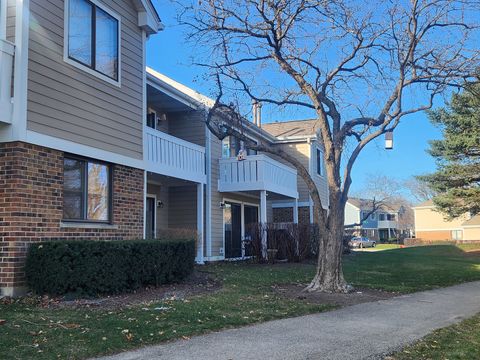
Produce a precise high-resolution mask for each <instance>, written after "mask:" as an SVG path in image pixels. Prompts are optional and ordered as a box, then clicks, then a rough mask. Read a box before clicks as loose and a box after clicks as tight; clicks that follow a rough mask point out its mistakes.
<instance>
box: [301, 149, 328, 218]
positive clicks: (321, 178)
mask: <svg viewBox="0 0 480 360" xmlns="http://www.w3.org/2000/svg"><path fill="white" fill-rule="evenodd" d="M317 148H320V149H323V146H322V145H321V144H320V143H319V142H317V141H314V142H312V144H311V146H310V159H311V161H310V174H312V176H313V181H314V182H315V184H316V185H317V189H318V192H319V193H320V198H321V199H322V206H323V208H324V209H328V207H329V206H330V199H329V197H328V183H327V176H326V175H325V172H324V173H323V174H322V175H318V174H317V170H316V166H317V165H316V161H317V160H316V156H317V151H316V149H317ZM322 151H323V150H322ZM322 162H323V159H322ZM302 181H303V180H302ZM305 186H306V185H305ZM307 196H308V192H307ZM307 199H308V198H307Z"/></svg>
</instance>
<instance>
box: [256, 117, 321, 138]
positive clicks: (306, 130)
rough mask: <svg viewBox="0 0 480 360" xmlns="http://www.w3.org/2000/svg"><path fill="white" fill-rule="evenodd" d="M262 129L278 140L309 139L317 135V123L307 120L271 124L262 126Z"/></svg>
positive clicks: (313, 120) (314, 120)
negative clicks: (290, 138) (291, 138)
mask: <svg viewBox="0 0 480 360" xmlns="http://www.w3.org/2000/svg"><path fill="white" fill-rule="evenodd" d="M262 129H264V130H265V131H267V132H269V133H270V134H272V135H273V136H275V137H277V138H279V139H282V138H289V137H309V136H316V135H317V130H318V121H317V120H316V119H309V120H292V121H282V122H273V123H266V124H262Z"/></svg>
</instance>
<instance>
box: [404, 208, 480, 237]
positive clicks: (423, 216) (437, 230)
mask: <svg viewBox="0 0 480 360" xmlns="http://www.w3.org/2000/svg"><path fill="white" fill-rule="evenodd" d="M413 210H414V212H415V237H416V238H417V239H422V240H426V241H480V215H476V216H469V215H468V214H465V215H463V216H460V217H458V218H456V219H452V220H447V219H445V215H444V214H442V213H440V212H438V211H437V210H436V209H435V205H434V204H433V201H432V200H428V201H425V202H423V203H421V204H419V205H417V206H415V207H414V208H413Z"/></svg>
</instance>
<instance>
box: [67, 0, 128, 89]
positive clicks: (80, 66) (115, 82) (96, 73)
mask: <svg viewBox="0 0 480 360" xmlns="http://www.w3.org/2000/svg"><path fill="white" fill-rule="evenodd" d="M88 1H90V2H91V3H92V4H94V5H95V6H98V7H99V8H100V9H101V10H103V11H105V12H106V13H107V14H108V15H110V16H112V17H113V18H115V19H116V20H117V21H118V31H117V33H118V40H117V41H118V69H117V71H118V80H115V79H112V78H111V77H108V76H107V75H104V74H102V73H101V72H99V71H96V70H94V69H92V68H89V67H88V66H85V65H83V64H81V63H79V62H78V61H75V60H73V59H70V58H69V57H68V38H69V34H68V28H69V11H68V9H69V7H70V0H65V4H64V28H63V61H65V62H66V63H68V64H70V65H72V66H74V67H76V68H78V69H80V70H83V71H85V72H87V73H88V74H90V75H93V76H95V77H96V78H99V79H101V80H103V81H106V82H108V83H109V84H112V85H115V86H117V87H121V86H122V43H121V40H122V19H121V16H120V15H119V14H117V13H116V12H114V11H113V10H111V9H110V8H108V7H106V6H105V5H104V4H101V3H99V2H98V1H97V0H88Z"/></svg>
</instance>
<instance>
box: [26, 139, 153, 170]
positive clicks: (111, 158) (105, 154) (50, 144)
mask: <svg viewBox="0 0 480 360" xmlns="http://www.w3.org/2000/svg"><path fill="white" fill-rule="evenodd" d="M26 142H28V143H31V144H34V145H39V146H44V147H47V148H50V149H55V150H60V151H65V152H68V153H72V154H75V155H81V156H85V157H89V158H92V159H96V160H103V161H107V162H110V163H113V164H119V165H125V166H130V167H134V168H137V169H141V170H145V162H144V161H143V160H141V159H135V158H131V157H128V156H124V155H120V154H116V153H113V152H110V151H106V150H102V149H98V148H94V147H91V146H87V145H83V144H78V143H75V142H73V141H69V140H64V139H59V138H56V137H53V136H50V135H45V134H41V133H38V132H35V131H32V130H27V135H26Z"/></svg>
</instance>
